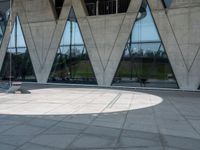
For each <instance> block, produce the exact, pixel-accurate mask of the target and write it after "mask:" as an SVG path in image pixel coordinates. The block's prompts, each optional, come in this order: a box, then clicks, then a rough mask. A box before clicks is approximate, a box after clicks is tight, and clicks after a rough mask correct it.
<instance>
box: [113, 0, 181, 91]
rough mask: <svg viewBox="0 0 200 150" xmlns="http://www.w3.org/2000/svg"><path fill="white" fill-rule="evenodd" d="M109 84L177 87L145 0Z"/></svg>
mask: <svg viewBox="0 0 200 150" xmlns="http://www.w3.org/2000/svg"><path fill="white" fill-rule="evenodd" d="M113 85H119V86H133V87H140V86H145V87H158V88H177V87H178V86H177V83H176V79H175V77H174V74H173V71H172V68H171V65H170V63H169V60H168V57H167V54H166V51H165V49H164V46H163V44H162V41H161V39H160V36H159V34H158V31H157V28H156V25H155V23H154V20H153V17H152V14H151V11H150V8H149V6H148V3H147V1H146V0H144V1H143V3H142V6H141V9H140V12H139V14H138V16H137V20H136V22H135V25H134V28H133V30H132V32H131V35H130V38H129V40H128V42H127V45H126V48H125V50H124V53H123V56H122V60H121V63H120V65H119V68H118V70H117V72H116V75H115V78H114V81H113Z"/></svg>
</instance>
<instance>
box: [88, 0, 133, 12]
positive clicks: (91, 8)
mask: <svg viewBox="0 0 200 150" xmlns="http://www.w3.org/2000/svg"><path fill="white" fill-rule="evenodd" d="M129 3H130V0H85V4H86V8H87V10H88V15H89V16H94V15H106V14H116V13H125V12H126V11H127V9H128V6H129Z"/></svg>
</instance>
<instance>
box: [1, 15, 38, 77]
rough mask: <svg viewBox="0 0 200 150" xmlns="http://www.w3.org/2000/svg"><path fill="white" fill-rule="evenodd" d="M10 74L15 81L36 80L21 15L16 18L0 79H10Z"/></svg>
mask: <svg viewBox="0 0 200 150" xmlns="http://www.w3.org/2000/svg"><path fill="white" fill-rule="evenodd" d="M10 71H11V73H10ZM10 76H11V79H12V80H13V81H36V77H35V73H34V69H33V66H32V63H31V59H30V55H29V52H28V49H27V46H26V43H25V40H24V36H23V32H22V28H21V25H20V21H19V17H16V19H15V23H14V27H13V29H12V33H11V37H10V42H9V45H8V49H7V52H6V55H5V58H4V63H3V66H2V69H1V73H0V79H1V80H9V78H10Z"/></svg>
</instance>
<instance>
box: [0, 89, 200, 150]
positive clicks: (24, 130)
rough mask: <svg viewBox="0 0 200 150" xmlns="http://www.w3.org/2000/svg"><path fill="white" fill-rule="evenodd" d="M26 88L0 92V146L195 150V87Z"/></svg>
mask: <svg viewBox="0 0 200 150" xmlns="http://www.w3.org/2000/svg"><path fill="white" fill-rule="evenodd" d="M29 88H30V87H29ZM30 91H31V94H24V95H22V94H15V95H14V94H5V93H0V150H200V93H198V92H190V93H189V92H180V91H148V90H146V91H139V90H117V89H115V90H114V89H98V88H92V87H91V88H72V87H62V86H57V87H56V86H54V87H53V86H51V87H50V86H42V87H41V88H39V87H35V88H32V89H30Z"/></svg>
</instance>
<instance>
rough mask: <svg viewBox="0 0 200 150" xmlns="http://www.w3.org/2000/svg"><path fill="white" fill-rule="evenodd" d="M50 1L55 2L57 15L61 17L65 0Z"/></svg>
mask: <svg viewBox="0 0 200 150" xmlns="http://www.w3.org/2000/svg"><path fill="white" fill-rule="evenodd" d="M50 2H53V5H54V7H55V9H56V15H57V17H58V18H59V16H60V14H61V10H62V7H63V3H64V0H53V1H50Z"/></svg>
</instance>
